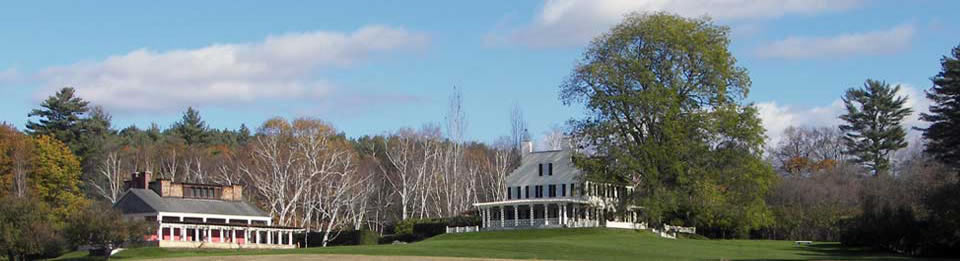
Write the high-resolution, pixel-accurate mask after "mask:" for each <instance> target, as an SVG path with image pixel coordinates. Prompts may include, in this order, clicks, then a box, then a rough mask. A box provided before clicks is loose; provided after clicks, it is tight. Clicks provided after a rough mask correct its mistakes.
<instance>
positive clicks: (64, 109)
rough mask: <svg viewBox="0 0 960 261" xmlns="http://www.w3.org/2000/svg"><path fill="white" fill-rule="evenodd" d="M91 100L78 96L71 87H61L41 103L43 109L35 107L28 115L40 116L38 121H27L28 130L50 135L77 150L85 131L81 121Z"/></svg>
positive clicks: (33, 132)
mask: <svg viewBox="0 0 960 261" xmlns="http://www.w3.org/2000/svg"><path fill="white" fill-rule="evenodd" d="M88 104H89V102H87V101H84V100H83V99H81V98H80V97H77V96H76V90H75V89H73V88H71V87H65V88H63V89H60V91H58V92H57V93H56V94H55V95H53V96H50V97H48V98H47V99H46V100H44V101H43V103H42V104H40V107H42V108H41V109H34V110H32V111H30V113H29V114H27V117H40V119H39V120H38V121H37V122H34V121H32V120H28V121H27V132H28V133H30V134H32V135H48V136H51V137H53V138H55V139H58V140H60V141H62V142H63V143H66V144H67V145H68V146H70V149H71V150H72V151H74V152H77V151H78V150H79V147H80V136H81V135H82V133H83V130H82V126H80V121H81V120H82V119H83V118H82V117H83V115H84V114H85V113H87V111H88V110H89V109H88V108H87V105H88Z"/></svg>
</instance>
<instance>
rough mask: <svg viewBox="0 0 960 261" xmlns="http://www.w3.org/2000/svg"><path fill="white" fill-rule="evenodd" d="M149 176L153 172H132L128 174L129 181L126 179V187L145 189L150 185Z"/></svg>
mask: <svg viewBox="0 0 960 261" xmlns="http://www.w3.org/2000/svg"><path fill="white" fill-rule="evenodd" d="M151 176H153V174H152V173H150V172H149V171H143V172H134V173H133V174H131V175H130V177H131V178H130V181H127V189H132V188H137V189H146V188H147V187H149V186H150V180H151Z"/></svg>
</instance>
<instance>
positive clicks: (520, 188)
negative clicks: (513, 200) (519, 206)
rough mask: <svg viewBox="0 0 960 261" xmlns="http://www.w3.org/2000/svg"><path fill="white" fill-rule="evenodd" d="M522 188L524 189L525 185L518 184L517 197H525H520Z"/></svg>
mask: <svg viewBox="0 0 960 261" xmlns="http://www.w3.org/2000/svg"><path fill="white" fill-rule="evenodd" d="M520 190H523V187H520V186H517V199H521V198H523V197H520V192H521V191H520Z"/></svg>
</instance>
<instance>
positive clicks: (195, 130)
mask: <svg viewBox="0 0 960 261" xmlns="http://www.w3.org/2000/svg"><path fill="white" fill-rule="evenodd" d="M173 132H174V133H175V134H176V135H177V136H179V137H180V138H182V139H183V141H184V142H185V143H186V144H187V145H195V144H204V143H206V142H207V138H208V130H207V124H206V123H205V122H204V121H203V119H201V118H200V112H199V111H197V110H194V109H193V107H189V108H187V112H185V113H183V118H182V119H181V120H180V121H179V122H177V123H175V124H174V126H173Z"/></svg>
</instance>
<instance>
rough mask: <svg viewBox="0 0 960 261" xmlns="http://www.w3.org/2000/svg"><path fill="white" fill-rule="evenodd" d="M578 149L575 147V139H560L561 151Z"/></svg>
mask: <svg viewBox="0 0 960 261" xmlns="http://www.w3.org/2000/svg"><path fill="white" fill-rule="evenodd" d="M575 148H576V147H575V146H574V145H573V139H571V138H570V136H563V138H562V139H560V149H561V150H574V149H575Z"/></svg>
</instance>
